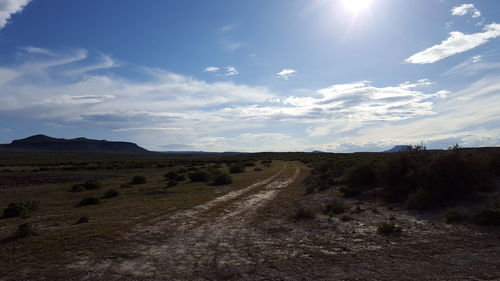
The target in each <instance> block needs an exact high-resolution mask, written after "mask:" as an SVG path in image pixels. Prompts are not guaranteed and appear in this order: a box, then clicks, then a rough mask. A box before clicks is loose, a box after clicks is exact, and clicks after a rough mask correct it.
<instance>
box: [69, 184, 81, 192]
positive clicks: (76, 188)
mask: <svg viewBox="0 0 500 281" xmlns="http://www.w3.org/2000/svg"><path fill="white" fill-rule="evenodd" d="M82 191H83V187H82V186H81V185H80V184H75V185H73V186H72V187H71V192H82Z"/></svg>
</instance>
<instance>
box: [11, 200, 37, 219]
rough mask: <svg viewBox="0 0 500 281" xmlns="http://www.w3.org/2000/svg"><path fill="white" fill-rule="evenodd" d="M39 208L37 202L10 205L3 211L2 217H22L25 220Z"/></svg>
mask: <svg viewBox="0 0 500 281" xmlns="http://www.w3.org/2000/svg"><path fill="white" fill-rule="evenodd" d="M39 207H40V202H39V201H26V202H24V203H23V202H17V203H10V204H9V205H8V206H7V208H5V209H3V216H4V217H5V218H14V217H19V216H20V217H23V218H27V217H29V216H30V215H31V213H32V212H33V211H35V210H36V209H38V208H39Z"/></svg>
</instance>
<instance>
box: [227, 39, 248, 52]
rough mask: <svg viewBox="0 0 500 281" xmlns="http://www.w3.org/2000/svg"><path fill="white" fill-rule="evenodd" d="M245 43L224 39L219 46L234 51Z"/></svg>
mask: <svg viewBox="0 0 500 281" xmlns="http://www.w3.org/2000/svg"><path fill="white" fill-rule="evenodd" d="M246 45H247V43H245V42H240V41H231V40H224V41H222V42H221V46H222V47H223V48H224V49H226V50H228V51H235V50H237V49H239V48H242V47H245V46H246Z"/></svg>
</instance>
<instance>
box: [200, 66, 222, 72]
mask: <svg viewBox="0 0 500 281" xmlns="http://www.w3.org/2000/svg"><path fill="white" fill-rule="evenodd" d="M217 71H219V68H218V67H216V66H207V67H205V69H204V70H203V72H217Z"/></svg>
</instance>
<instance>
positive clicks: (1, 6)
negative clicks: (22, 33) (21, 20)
mask: <svg viewBox="0 0 500 281" xmlns="http://www.w3.org/2000/svg"><path fill="white" fill-rule="evenodd" d="M29 2H31V0H0V30H1V29H3V28H4V27H5V26H6V25H7V23H8V22H9V19H10V17H11V16H12V15H13V14H16V13H20V12H21V11H22V10H23V9H24V7H25V6H26V5H28V4H29Z"/></svg>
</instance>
